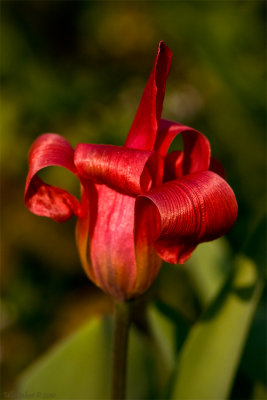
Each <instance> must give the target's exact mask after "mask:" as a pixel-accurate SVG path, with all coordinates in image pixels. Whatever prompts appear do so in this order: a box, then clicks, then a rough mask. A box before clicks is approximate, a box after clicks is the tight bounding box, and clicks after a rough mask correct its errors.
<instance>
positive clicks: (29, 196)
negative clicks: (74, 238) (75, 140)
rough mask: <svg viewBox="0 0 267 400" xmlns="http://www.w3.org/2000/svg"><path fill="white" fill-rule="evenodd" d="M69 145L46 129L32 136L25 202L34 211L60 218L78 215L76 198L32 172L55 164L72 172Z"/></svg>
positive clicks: (57, 219)
mask: <svg viewBox="0 0 267 400" xmlns="http://www.w3.org/2000/svg"><path fill="white" fill-rule="evenodd" d="M73 154H74V151H73V148H72V147H71V145H70V144H69V143H68V142H67V140H65V139H64V138H63V137H62V136H60V135H57V134H53V133H47V134H44V135H42V136H40V137H39V138H37V139H36V140H35V142H34V143H33V145H32V147H31V150H30V152H29V172H28V175H27V180H26V187H25V194H24V196H25V204H26V206H27V207H28V208H29V210H30V211H32V212H33V213H34V214H37V215H42V216H45V217H49V218H52V219H54V220H55V221H58V222H63V221H65V220H67V219H68V218H70V217H71V216H72V215H73V214H75V215H79V210H80V205H79V202H78V200H77V199H76V198H75V197H74V196H72V195H71V194H70V193H68V192H67V191H65V190H63V189H60V188H58V187H55V186H51V185H47V184H46V183H44V182H43V181H42V180H41V179H40V178H39V177H38V176H37V175H36V174H37V172H38V171H40V170H41V169H42V168H45V167H48V166H50V165H58V166H60V167H64V168H67V169H68V170H69V171H71V172H72V173H74V174H75V175H76V168H75V166H74V164H73Z"/></svg>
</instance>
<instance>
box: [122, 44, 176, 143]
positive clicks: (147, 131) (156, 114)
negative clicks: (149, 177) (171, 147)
mask: <svg viewBox="0 0 267 400" xmlns="http://www.w3.org/2000/svg"><path fill="white" fill-rule="evenodd" d="M171 59H172V52H171V50H170V49H169V48H168V46H166V44H165V43H164V42H162V41H161V42H160V43H159V46H158V51H157V55H156V58H155V62H154V66H153V69H152V72H151V74H150V77H149V79H148V82H147V84H146V87H145V90H144V92H143V95H142V98H141V101H140V104H139V107H138V110H137V113H136V115H135V118H134V121H133V124H132V126H131V129H130V131H129V134H128V136H127V139H126V142H125V146H127V147H132V148H136V149H143V150H152V149H153V146H154V143H155V140H156V134H157V130H158V127H159V124H160V117H161V113H162V106H163V100H164V95H165V87H166V81H167V78H168V74H169V70H170V66H171Z"/></svg>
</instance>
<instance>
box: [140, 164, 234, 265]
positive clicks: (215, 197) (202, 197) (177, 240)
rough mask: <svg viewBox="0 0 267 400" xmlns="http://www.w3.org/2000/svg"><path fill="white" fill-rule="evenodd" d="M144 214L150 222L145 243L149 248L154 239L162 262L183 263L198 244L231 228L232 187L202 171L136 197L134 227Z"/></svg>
mask: <svg viewBox="0 0 267 400" xmlns="http://www.w3.org/2000/svg"><path fill="white" fill-rule="evenodd" d="M145 214H149V215H150V221H151V224H152V225H151V227H150V229H151V234H150V237H149V238H148V239H147V240H146V242H147V243H146V245H145V246H146V247H151V246H152V243H153V241H154V242H155V247H156V250H157V252H158V254H159V255H160V257H162V258H163V259H164V260H165V261H167V262H171V263H184V262H185V261H186V260H187V259H188V258H189V257H190V255H191V253H192V251H193V250H194V248H195V247H196V246H197V245H198V244H199V243H201V242H204V241H209V240H213V239H216V238H218V237H220V236H222V235H224V234H225V233H226V232H227V231H228V230H229V229H230V228H231V227H232V225H233V224H234V222H235V220H236V217H237V203H236V199H235V195H234V193H233V191H232V189H231V188H230V186H229V185H228V184H227V183H226V182H225V181H224V180H223V179H222V178H221V177H220V176H219V175H217V174H215V173H214V172H211V171H202V172H198V173H194V174H191V175H187V176H184V177H182V178H181V179H179V180H175V181H171V182H168V183H165V184H163V185H162V186H160V187H158V188H155V189H153V190H152V191H151V192H150V193H148V194H146V195H143V196H139V197H138V198H137V201H136V225H137V227H138V225H139V226H140V225H141V223H142V222H141V218H142V216H144V215H145ZM153 221H154V222H153ZM137 229H138V228H137ZM139 229H140V228H139ZM144 240H145V236H144Z"/></svg>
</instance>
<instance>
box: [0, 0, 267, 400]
mask: <svg viewBox="0 0 267 400" xmlns="http://www.w3.org/2000/svg"><path fill="white" fill-rule="evenodd" d="M1 8H2V16H1V23H2V29H1V30H2V40H1V53H2V54H1V56H2V57H1V62H2V65H1V74H2V83H1V88H2V97H1V139H2V144H1V148H2V157H1V167H2V242H3V243H2V249H3V255H2V273H1V292H2V300H1V308H2V317H1V329H2V342H3V349H2V354H1V362H2V367H3V368H2V371H3V372H2V384H3V388H4V390H10V389H11V388H12V385H13V383H14V380H15V378H16V377H17V375H18V374H19V373H20V371H21V370H23V369H24V368H25V367H26V366H27V365H29V363H30V362H31V361H32V360H34V359H35V358H36V357H37V356H38V355H40V354H41V353H42V352H43V351H44V350H46V349H47V348H48V347H49V346H50V345H51V344H52V343H54V341H55V340H57V339H58V338H61V337H63V336H65V335H66V334H68V333H69V332H71V331H73V330H74V329H75V328H76V327H77V326H79V324H80V323H81V322H82V321H83V320H84V319H85V318H87V317H88V316H89V315H91V314H95V313H102V312H110V310H111V304H110V300H109V299H108V297H107V296H105V295H103V294H102V293H101V292H100V291H99V290H98V289H96V288H94V286H93V285H92V284H91V283H90V282H89V281H88V279H87V278H86V276H85V274H84V272H83V270H82V268H81V266H80V264H79V259H78V254H77V251H76V247H75V242H74V228H75V220H74V219H72V220H71V221H68V222H67V223H65V224H57V223H55V222H53V221H51V220H48V219H45V218H39V217H37V216H35V215H32V214H31V213H30V212H29V211H28V210H27V209H26V207H25V206H24V202H23V191H24V184H25V177H26V174H27V152H28V150H29V148H30V146H31V143H32V142H33V140H34V139H35V138H36V137H37V136H38V135H40V134H41V133H45V132H56V133H60V134H62V135H63V136H64V137H65V138H67V139H68V140H69V141H70V143H71V144H72V145H73V146H74V147H75V146H76V144H77V143H79V142H88V143H112V144H119V145H121V144H123V142H124V140H125V138H126V135H127V133H128V130H129V128H130V125H131V122H132V120H133V117H134V115H135V111H136V109H137V106H138V103H139V100H140V97H141V94H142V91H143V88H144V86H145V84H146V80H147V78H148V76H149V73H150V71H151V68H152V65H153V60H154V56H155V52H156V49H157V45H158V42H159V41H160V40H164V41H165V42H166V43H167V44H168V46H169V47H170V48H171V49H172V51H173V54H174V56H173V63H172V68H171V72H170V77H169V80H168V83H167V89H166V97H165V104H164V109H163V116H164V117H166V118H169V119H172V120H175V121H179V122H182V123H184V124H187V125H190V126H192V127H194V128H195V129H198V130H200V131H202V132H203V133H204V134H205V135H206V136H207V137H208V139H209V140H210V143H211V148H212V152H213V155H214V156H215V157H217V158H218V159H219V160H220V161H221V162H222V164H223V165H224V166H225V169H226V173H227V177H228V182H229V183H230V185H231V186H232V188H233V189H234V191H235V193H236V196H237V200H238V204H239V217H238V221H237V223H236V225H235V226H234V228H233V229H232V230H231V232H230V233H229V234H228V235H227V237H228V240H229V243H230V246H231V247H232V250H233V251H234V252H238V251H241V250H242V249H243V248H244V247H245V245H246V242H247V241H248V240H249V238H250V236H251V235H252V233H253V232H254V231H256V232H257V234H256V237H257V239H256V241H253V242H251V243H250V245H249V247H248V249H249V250H247V252H248V253H249V255H250V256H251V257H252V258H254V260H255V261H256V262H257V263H258V265H259V266H261V265H262V264H264V257H263V254H262V253H261V250H260V248H261V245H262V243H263V241H264V232H265V230H264V223H263V222H262V221H263V217H264V209H265V206H264V200H265V197H264V195H265V190H264V187H265V179H264V178H265V177H264V172H265V166H264V161H265V155H266V153H265V148H264V134H265V131H264V115H265V109H264V107H265V103H264V92H263V87H264V73H265V67H266V65H265V63H264V53H265V43H264V22H265V10H264V2H260V1H256V2H252V1H244V2H238V1H229V2H228V1H227V2H220V1H216V2H215V1H214V2H212V1H205V2H204V1H199V2H197V1H196V2H193V1H192V2H183V1H179V2H178V1H177V2H153V1H147V2H142V1H140V2H139V1H138V2H135V1H131V2H120V1H118V2H111V1H110V2H105V1H104V2H94V1H21V2H20V1H10V2H8V1H4V2H2V4H1ZM43 176H44V177H45V179H46V180H48V181H49V182H50V183H51V182H52V183H54V184H59V182H60V186H61V187H65V188H67V189H69V190H70V191H72V192H73V193H78V190H79V187H78V183H77V182H76V180H75V178H74V177H73V176H71V174H68V173H67V172H65V171H62V170H61V169H60V168H51V169H50V168H48V169H47V170H46V171H44V172H43ZM261 307H262V306H260V308H259V310H260V311H258V312H259V313H260V312H261V313H262V308H261ZM262 326H263V325H261V327H262ZM259 329H261V328H259ZM256 332H257V334H259V330H257V329H256ZM259 336H260V338H261V339H259V341H258V346H260V348H262V346H263V345H264V342H263V341H262V337H264V335H262V334H259ZM257 351H258V350H257V349H255V352H257ZM252 353H253V352H252ZM256 354H258V353H256ZM251 357H252V359H251V363H253V362H254V363H255V357H254V358H253V354H252V356H251ZM256 361H257V360H256ZM251 365H253V364H251ZM251 369H253V367H252V368H251ZM253 379H254V377H253ZM256 379H260V377H258V376H256ZM251 380H252V377H251V376H249V374H246V373H244V372H243V370H240V371H239V374H238V376H237V381H236V385H235V389H234V392H233V394H232V398H244V397H242V396H244V388H245V389H246V390H247V388H249V385H250V382H251ZM242 388H243V389H242Z"/></svg>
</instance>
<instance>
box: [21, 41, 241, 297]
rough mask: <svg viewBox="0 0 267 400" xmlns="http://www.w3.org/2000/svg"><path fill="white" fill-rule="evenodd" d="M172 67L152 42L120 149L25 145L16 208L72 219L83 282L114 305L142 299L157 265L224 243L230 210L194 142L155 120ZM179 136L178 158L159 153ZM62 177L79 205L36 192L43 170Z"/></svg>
mask: <svg viewBox="0 0 267 400" xmlns="http://www.w3.org/2000/svg"><path fill="white" fill-rule="evenodd" d="M171 58H172V52H171V50H170V49H169V48H168V47H167V46H166V44H165V43H164V42H160V43H159V46H158V51H157V55H156V59H155V63H154V66H153V69H152V72H151V74H150V77H149V80H148V82H147V85H146V87H145V90H144V93H143V95H142V98H141V102H140V105H139V108H138V110H137V113H136V116H135V119H134V121H133V124H132V126H131V129H130V132H129V134H128V137H127V139H126V142H125V144H124V146H123V147H119V146H112V145H101V144H100V145H99V144H78V145H77V147H76V149H75V150H73V148H72V147H71V145H70V144H69V143H68V142H67V141H66V140H65V139H64V138H63V137H61V136H60V135H57V134H50V133H49V134H44V135H42V136H40V137H39V138H38V139H37V140H36V141H35V142H34V143H33V145H32V148H31V150H30V154H29V172H28V176H27V182H26V188H25V203H26V205H27V207H28V208H29V209H30V210H31V211H32V212H33V213H35V214H37V215H42V216H46V217H49V218H52V219H54V220H55V221H58V222H63V221H65V220H67V219H69V218H70V217H71V216H72V215H75V216H77V218H78V220H77V227H76V239H77V245H78V249H79V254H80V258H81V262H82V265H83V267H84V269H85V271H86V273H87V274H88V276H89V278H90V279H91V280H92V281H93V282H94V283H95V284H96V285H97V286H98V287H100V288H102V289H103V290H104V291H105V292H106V293H109V294H110V295H111V296H113V297H114V298H115V299H117V300H119V301H122V300H126V299H130V298H132V297H136V296H137V295H140V294H141V293H143V292H144V291H145V290H146V289H147V288H148V287H149V286H150V285H151V283H152V282H153V281H154V279H155V277H156V275H157V273H158V271H159V269H160V266H161V263H162V260H165V261H167V262H169V263H184V262H185V261H186V260H187V259H188V258H189V257H190V255H191V254H192V252H193V250H194V249H195V248H196V246H197V245H198V244H199V243H201V242H204V241H210V240H213V239H216V238H218V237H220V236H222V235H224V234H225V233H226V232H227V231H228V230H229V229H230V228H231V227H232V225H233V224H234V222H235V220H236V217H237V203H236V199H235V195H234V193H233V191H232V189H231V188H230V186H229V185H228V184H227V183H226V181H225V180H224V175H223V170H222V167H220V164H219V163H218V162H217V161H216V160H214V159H213V158H211V154H210V145H209V141H208V140H207V138H206V137H205V136H204V135H203V134H202V133H200V132H198V131H196V130H194V129H192V128H189V127H187V126H184V125H181V124H179V123H176V122H171V121H167V120H164V119H161V112H162V105H163V99H164V93H165V85H166V81H167V77H168V73H169V69H170V64H171ZM178 134H182V138H183V142H184V150H183V151H174V152H171V153H169V154H168V153H167V152H168V148H169V146H170V144H171V142H172V140H173V139H174V138H175V137H176V136H177V135H178ZM50 165H57V166H61V167H64V168H67V169H68V170H70V171H71V172H73V174H74V175H76V177H77V178H78V179H79V180H80V183H81V191H82V195H81V201H78V200H77V199H76V198H75V197H74V196H72V195H71V194H70V193H68V192H67V191H65V190H63V189H60V188H58V187H54V186H50V185H48V184H46V183H44V182H43V181H42V180H41V179H40V178H39V177H38V176H37V175H36V174H37V173H38V171H39V170H40V169H42V168H44V167H47V166H50Z"/></svg>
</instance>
